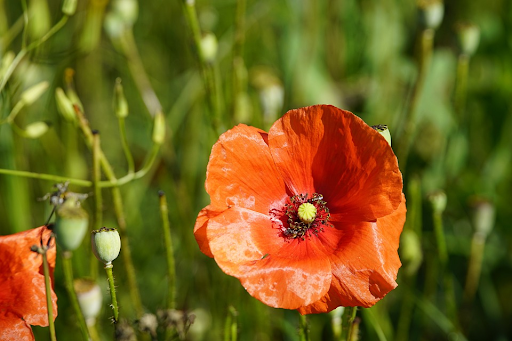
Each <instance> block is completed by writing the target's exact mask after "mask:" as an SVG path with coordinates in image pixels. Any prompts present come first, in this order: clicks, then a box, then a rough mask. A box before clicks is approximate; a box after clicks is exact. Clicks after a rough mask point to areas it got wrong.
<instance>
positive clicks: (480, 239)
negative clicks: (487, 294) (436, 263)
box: [464, 232, 485, 304]
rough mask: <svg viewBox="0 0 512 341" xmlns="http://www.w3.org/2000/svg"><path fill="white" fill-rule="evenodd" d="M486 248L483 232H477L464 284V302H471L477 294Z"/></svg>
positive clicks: (472, 243)
mask: <svg viewBox="0 0 512 341" xmlns="http://www.w3.org/2000/svg"><path fill="white" fill-rule="evenodd" d="M484 250H485V236H484V235H483V234H482V233H479V232H475V234H473V239H472V241H471V255H470V257H469V267H468V273H467V276H466V284H465V286H464V302H465V303H466V304H469V303H471V301H472V300H473V297H474V296H475V292H476V289H477V288H478V282H479V280H480V273H481V272H482V260H483V256H484Z"/></svg>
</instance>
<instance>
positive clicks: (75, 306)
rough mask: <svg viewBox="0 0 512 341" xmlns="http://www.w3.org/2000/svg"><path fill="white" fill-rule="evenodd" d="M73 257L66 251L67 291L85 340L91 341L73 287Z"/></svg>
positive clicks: (64, 260)
mask: <svg viewBox="0 0 512 341" xmlns="http://www.w3.org/2000/svg"><path fill="white" fill-rule="evenodd" d="M71 256H72V253H71V252H70V251H64V253H63V254H62V268H63V270H64V280H65V284H66V290H67V292H68V295H69V299H70V300H71V305H72V306H73V309H74V310H75V313H76V316H77V318H78V323H79V325H80V330H81V332H82V337H83V339H84V340H89V339H90V337H89V330H88V329H87V323H85V318H84V314H83V313H82V310H81V309H80V304H79V303H78V297H77V296H76V292H75V288H74V286H73V265H72V264H71Z"/></svg>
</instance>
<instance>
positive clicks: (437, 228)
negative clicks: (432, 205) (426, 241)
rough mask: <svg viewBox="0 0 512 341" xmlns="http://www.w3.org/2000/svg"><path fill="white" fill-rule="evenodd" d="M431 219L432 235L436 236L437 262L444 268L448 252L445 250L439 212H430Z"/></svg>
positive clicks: (441, 220) (441, 219)
mask: <svg viewBox="0 0 512 341" xmlns="http://www.w3.org/2000/svg"><path fill="white" fill-rule="evenodd" d="M432 219H433V223H434V233H435V235H436V242H437V252H438V256H439V262H440V263H441V266H442V267H443V268H444V267H445V266H446V262H447V261H448V250H447V249H446V240H445V238H444V231H443V218H442V214H441V212H437V211H436V210H434V211H433V212H432Z"/></svg>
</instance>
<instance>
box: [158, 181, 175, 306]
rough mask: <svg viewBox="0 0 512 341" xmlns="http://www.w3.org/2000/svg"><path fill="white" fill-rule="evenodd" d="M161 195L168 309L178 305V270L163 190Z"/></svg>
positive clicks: (159, 193)
mask: <svg viewBox="0 0 512 341" xmlns="http://www.w3.org/2000/svg"><path fill="white" fill-rule="evenodd" d="M158 195H159V197H160V216H161V218H162V228H163V230H164V241H165V253H166V256H167V277H168V283H169V284H168V288H167V309H174V308H175V306H176V302H175V296H176V270H175V266H174V252H173V246H172V238H171V227H170V224H169V209H168V207H167V199H166V196H165V193H164V192H163V191H160V192H158Z"/></svg>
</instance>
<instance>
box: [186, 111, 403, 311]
mask: <svg viewBox="0 0 512 341" xmlns="http://www.w3.org/2000/svg"><path fill="white" fill-rule="evenodd" d="M205 187H206V191H207V192H208V194H209V195H210V199H211V203H210V205H208V206H207V207H205V208H204V209H203V210H202V211H201V212H200V213H199V216H198V217H197V221H196V225H195V227H194V234H195V237H196V240H197V242H198V244H199V247H200V249H201V251H202V252H203V253H205V254H206V255H208V256H210V257H213V258H214V259H215V261H216V262H217V264H218V265H219V267H220V268H221V269H222V270H223V271H224V272H225V273H226V274H228V275H231V276H234V277H237V278H238V279H239V280H240V282H241V283H242V285H243V286H244V287H245V289H246V290H247V291H248V292H249V294H251V295H252V296H254V297H255V298H257V299H259V300H260V301H262V302H263V303H265V304H267V305H269V306H272V307H278V308H286V309H298V310H299V312H300V313H301V314H309V313H321V312H327V311H331V310H333V309H335V308H336V307H338V306H363V307H370V306H372V305H374V304H375V303H376V302H377V301H378V300H380V299H381V298H382V297H384V296H385V295H386V294H387V293H388V292H389V291H390V290H392V289H394V288H395V287H396V285H397V284H396V282H395V279H396V276H397V272H398V268H399V267H400V266H401V263H400V259H399V258H398V253H397V249H398V243H399V237H400V233H401V231H402V227H403V224H404V222H405V211H406V210H405V197H404V196H403V194H402V175H401V173H400V170H399V169H398V163H397V159H396V157H395V155H394V154H393V151H392V149H391V147H390V146H389V145H388V143H387V142H386V140H385V139H384V138H383V137H382V136H381V135H380V134H379V133H378V132H377V131H375V130H374V129H372V128H371V127H369V126H368V125H366V124H365V123H364V122H363V121H362V120H361V119H360V118H358V117H357V116H355V115H353V114H352V113H350V112H348V111H344V110H340V109H338V108H335V107H333V106H327V105H317V106H312V107H306V108H302V109H297V110H291V111H289V112H288V113H286V115H284V116H283V117H282V118H281V119H279V120H277V122H275V123H274V125H273V126H272V128H270V131H269V133H268V134H267V133H266V132H264V131H262V130H259V129H257V128H253V127H248V126H245V125H238V126H236V127H235V128H233V129H231V130H229V131H228V132H226V133H224V134H223V135H222V136H221V137H220V138H219V141H218V142H217V143H216V144H215V145H214V146H213V148H212V153H211V156H210V161H209V163H208V169H207V176H206V184H205Z"/></svg>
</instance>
